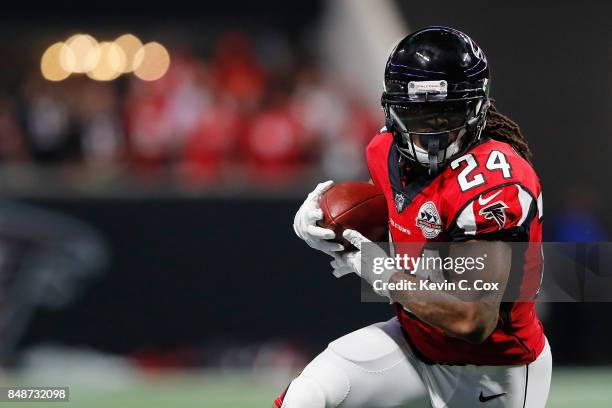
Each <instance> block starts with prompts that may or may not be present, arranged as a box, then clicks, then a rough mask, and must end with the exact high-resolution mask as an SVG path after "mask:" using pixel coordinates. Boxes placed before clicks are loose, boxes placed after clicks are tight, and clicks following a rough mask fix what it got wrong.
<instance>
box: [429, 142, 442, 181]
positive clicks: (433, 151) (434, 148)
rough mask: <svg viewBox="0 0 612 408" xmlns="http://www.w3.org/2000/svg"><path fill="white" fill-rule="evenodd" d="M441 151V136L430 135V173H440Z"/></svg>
mask: <svg viewBox="0 0 612 408" xmlns="http://www.w3.org/2000/svg"><path fill="white" fill-rule="evenodd" d="M439 151H440V138H438V137H430V138H429V141H428V143H427V156H428V159H429V174H430V175H432V176H434V175H436V174H438V152H439Z"/></svg>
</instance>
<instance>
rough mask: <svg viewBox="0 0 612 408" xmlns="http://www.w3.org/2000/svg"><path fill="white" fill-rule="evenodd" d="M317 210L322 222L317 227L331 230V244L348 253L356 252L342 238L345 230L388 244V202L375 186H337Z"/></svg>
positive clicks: (356, 183) (325, 193)
mask: <svg viewBox="0 0 612 408" xmlns="http://www.w3.org/2000/svg"><path fill="white" fill-rule="evenodd" d="M319 206H320V208H321V210H322V212H323V219H321V220H319V221H318V222H317V224H318V226H319V227H322V228H325V229H328V230H333V231H334V233H335V236H334V237H332V238H331V241H333V242H338V243H340V244H342V245H343V246H344V248H346V249H347V250H354V249H355V247H354V245H352V244H351V243H350V242H349V241H347V240H346V239H345V238H344V237H343V236H342V234H343V232H344V231H345V230H348V229H352V230H356V231H359V233H361V234H362V235H363V236H364V237H366V238H367V239H369V240H370V241H373V242H380V241H387V228H388V227H387V226H388V223H389V216H388V213H387V202H386V200H385V196H384V194H383V193H382V191H380V190H379V188H378V187H376V186H375V185H373V184H370V183H366V182H362V181H347V182H345V183H340V184H336V185H334V186H332V187H331V188H329V189H328V190H326V191H325V192H324V193H323V194H322V195H321V198H320V200H319Z"/></svg>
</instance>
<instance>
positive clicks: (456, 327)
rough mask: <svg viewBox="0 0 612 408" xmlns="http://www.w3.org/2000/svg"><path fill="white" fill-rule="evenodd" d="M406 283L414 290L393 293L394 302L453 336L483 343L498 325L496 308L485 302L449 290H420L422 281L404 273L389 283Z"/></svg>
mask: <svg viewBox="0 0 612 408" xmlns="http://www.w3.org/2000/svg"><path fill="white" fill-rule="evenodd" d="M402 281H407V282H413V283H414V284H413V285H412V287H413V289H411V290H392V291H389V294H390V296H391V299H392V300H393V301H394V302H397V303H400V304H401V305H403V306H405V307H406V308H407V309H409V310H410V311H411V312H412V313H414V315H416V316H417V317H418V318H419V319H421V320H423V321H425V322H427V323H429V324H432V325H434V326H436V327H438V328H440V329H442V330H444V331H445V332H446V333H447V334H448V335H450V336H452V337H457V338H460V339H462V340H466V341H469V342H473V343H480V342H482V341H484V340H485V339H486V338H487V337H489V335H490V334H491V333H492V332H493V330H494V329H495V326H496V325H497V310H498V307H495V305H491V304H489V303H488V302H486V301H482V300H479V301H469V302H468V301H465V300H462V299H460V298H458V297H457V296H456V295H455V294H454V293H452V292H449V291H444V290H435V291H432V290H426V289H420V285H419V283H420V279H419V278H418V277H416V276H414V275H411V274H408V273H404V272H398V273H396V274H394V275H392V276H391V279H390V280H389V282H390V283H395V284H399V283H401V282H402Z"/></svg>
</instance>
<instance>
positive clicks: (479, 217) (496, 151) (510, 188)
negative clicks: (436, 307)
mask: <svg viewBox="0 0 612 408" xmlns="http://www.w3.org/2000/svg"><path fill="white" fill-rule="evenodd" d="M399 159H400V156H399V152H398V151H397V149H396V148H395V146H394V144H393V137H392V135H391V134H390V133H388V132H384V133H380V134H378V135H377V136H376V137H374V139H372V141H371V142H370V144H369V145H368V147H367V162H368V168H369V170H370V175H371V177H372V180H373V182H374V183H375V184H376V185H378V186H379V187H380V188H381V190H382V191H383V192H384V194H385V198H386V200H387V205H388V209H389V231H390V234H391V239H392V241H393V242H394V243H401V242H412V243H426V242H457V241H466V240H470V239H483V238H486V239H496V240H502V241H519V242H535V243H538V242H541V239H542V195H541V188H540V182H539V180H538V177H537V176H536V174H535V171H534V170H533V168H532V167H531V165H530V164H529V163H528V162H527V161H526V160H524V159H523V158H522V157H520V156H519V155H518V154H517V153H516V151H515V150H514V149H513V148H512V147H511V146H510V145H508V144H506V143H503V142H499V141H496V140H493V139H490V138H488V137H486V135H483V137H482V138H481V140H480V142H479V143H478V144H477V145H475V146H474V147H473V148H471V149H470V150H469V151H467V152H466V153H465V154H464V155H463V156H461V157H459V158H457V159H455V160H453V161H452V162H451V163H450V164H449V165H448V166H447V167H445V168H444V169H443V170H442V171H441V172H440V174H438V175H437V176H435V177H431V176H429V175H427V174H420V175H414V174H411V173H410V171H402V170H401V169H400V166H399V165H398V162H399ZM529 248H531V247H529ZM517 265H518V266H519V267H520V273H519V274H511V277H510V278H509V279H510V280H514V282H512V284H511V282H510V281H509V282H508V286H507V288H506V293H507V291H508V290H515V291H518V292H520V294H517V293H513V299H521V301H515V302H504V303H502V304H501V307H500V313H499V317H498V323H497V327H496V328H495V330H494V332H493V333H492V334H491V336H490V337H489V338H488V339H486V340H485V341H484V342H483V343H481V344H471V343H468V342H466V341H463V340H460V339H457V338H454V337H449V336H447V335H445V334H444V333H443V331H442V330H441V329H439V328H437V327H434V326H432V325H430V324H428V323H425V322H424V321H422V320H420V319H419V318H418V317H416V316H415V315H414V314H412V313H410V311H408V310H406V309H405V308H403V307H402V306H401V305H399V304H397V303H396V305H395V306H396V312H397V316H398V319H399V321H400V322H401V325H402V328H403V329H404V332H405V334H406V337H407V340H408V341H409V342H410V343H411V344H412V346H413V348H414V349H415V351H416V353H417V354H419V355H420V357H421V358H422V359H423V360H424V361H426V362H427V361H431V362H436V363H443V364H477V365H515V364H527V363H530V362H532V361H534V360H535V359H536V357H537V356H538V354H539V353H540V352H541V351H542V349H543V347H544V342H545V340H544V330H543V327H542V324H541V323H540V321H539V319H538V317H537V316H536V313H535V308H534V306H535V305H534V302H533V301H523V300H530V299H535V296H536V295H537V291H538V290H539V286H540V282H541V276H542V266H543V262H542V256H541V252H540V251H539V250H533V249H527V250H525V251H524V252H523V253H520V254H519V259H516V254H514V255H513V269H514V268H515V267H516V266H517ZM517 280H518V281H517ZM510 288H512V289H510Z"/></svg>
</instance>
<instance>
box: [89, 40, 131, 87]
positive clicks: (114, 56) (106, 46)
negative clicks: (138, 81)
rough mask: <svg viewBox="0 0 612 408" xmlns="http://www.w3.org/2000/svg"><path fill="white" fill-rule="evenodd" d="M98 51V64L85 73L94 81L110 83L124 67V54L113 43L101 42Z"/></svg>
mask: <svg viewBox="0 0 612 408" xmlns="http://www.w3.org/2000/svg"><path fill="white" fill-rule="evenodd" d="M99 49H100V52H99V53H100V57H99V59H98V63H97V64H96V66H95V67H94V68H93V69H92V70H91V71H88V72H87V76H88V77H90V78H91V79H95V80H96V81H110V80H113V79H115V78H117V77H118V76H119V75H121V73H122V72H123V70H124V69H125V66H126V56H125V53H124V52H123V50H122V49H121V47H120V46H118V45H117V44H115V43H114V42H101V43H100V44H99Z"/></svg>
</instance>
